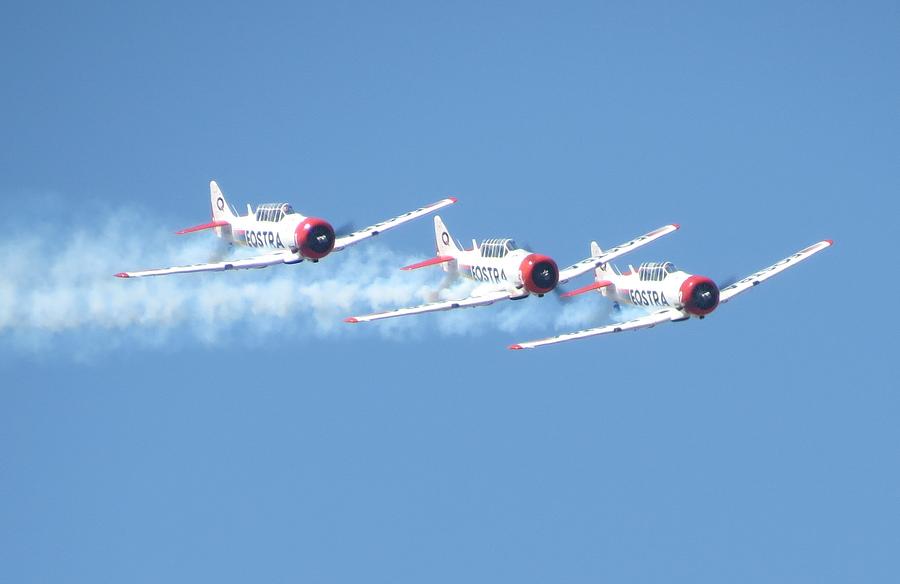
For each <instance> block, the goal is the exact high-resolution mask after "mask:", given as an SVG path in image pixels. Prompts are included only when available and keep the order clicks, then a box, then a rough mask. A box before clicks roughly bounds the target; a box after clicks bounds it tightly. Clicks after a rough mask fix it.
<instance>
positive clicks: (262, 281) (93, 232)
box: [0, 211, 604, 350]
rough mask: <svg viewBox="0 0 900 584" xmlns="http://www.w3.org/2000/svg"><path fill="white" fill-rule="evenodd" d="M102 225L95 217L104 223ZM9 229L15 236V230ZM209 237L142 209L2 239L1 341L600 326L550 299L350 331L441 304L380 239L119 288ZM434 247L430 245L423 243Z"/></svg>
mask: <svg viewBox="0 0 900 584" xmlns="http://www.w3.org/2000/svg"><path fill="white" fill-rule="evenodd" d="M94 220H95V221H96V219H94ZM7 233H9V231H7ZM216 243H217V241H216V239H215V238H214V237H211V236H209V235H208V234H205V235H204V234H198V235H195V236H190V237H178V238H176V237H174V236H172V235H171V231H170V230H167V229H165V228H162V227H157V226H150V225H148V221H147V219H146V218H145V217H141V216H140V214H137V213H129V212H127V211H120V212H117V213H112V214H108V215H107V216H106V217H105V218H103V219H100V220H99V223H98V224H97V226H96V227H95V228H93V229H87V228H81V229H78V228H76V229H75V230H74V231H73V230H71V229H70V228H69V227H67V226H65V225H47V226H45V229H42V230H41V232H39V233H35V232H32V233H31V234H29V235H22V234H19V235H16V234H13V235H12V236H10V237H8V238H7V239H5V240H4V242H3V243H0V265H2V266H3V267H4V269H3V273H2V276H0V341H3V342H4V344H10V345H12V346H13V347H15V348H17V349H35V350H40V349H45V348H47V347H48V345H49V346H51V347H56V346H58V345H59V344H61V343H62V341H65V340H66V339H81V338H84V336H85V335H89V336H90V339H91V342H92V345H93V346H95V347H98V346H99V347H100V348H101V349H111V348H115V347H116V346H119V345H121V344H126V343H127V344H133V343H135V342H137V343H140V344H144V345H149V346H153V345H160V344H162V343H165V342H166V341H167V340H169V339H170V338H171V337H172V336H174V335H176V334H178V335H182V334H183V333H185V332H188V333H190V335H191V336H192V337H193V338H195V339H196V340H199V341H200V342H202V343H206V344H211V345H212V344H216V343H219V342H223V341H228V342H234V341H236V340H238V341H240V340H243V341H245V342H250V343H253V342H255V341H258V340H260V339H262V338H265V336H266V335H268V334H271V333H273V332H278V333H280V334H282V335H289V337H288V338H296V339H298V340H302V339H307V340H308V339H310V338H315V337H318V338H322V337H337V336H351V335H353V336H360V335H377V336H380V337H383V338H389V339H401V340H402V339H408V338H415V337H420V336H422V335H423V334H425V333H429V334H431V333H437V334H440V335H446V336H459V335H472V334H480V333H484V332H489V331H492V330H500V331H503V332H506V333H517V334H518V333H523V332H527V333H537V334H543V333H547V334H550V333H553V332H554V330H552V329H553V327H555V328H556V329H557V330H558V329H560V328H571V327H580V326H583V325H586V324H596V323H597V322H598V320H597V319H598V317H600V315H602V314H603V312H604V310H600V309H598V301H597V300H596V299H592V300H588V301H582V302H570V303H566V304H560V303H559V302H557V301H556V300H555V299H553V298H551V297H547V298H544V299H542V300H537V299H528V300H524V301H521V302H515V303H505V304H501V305H498V306H492V307H485V308H481V309H468V310H458V311H451V312H447V313H441V314H439V315H425V316H422V317H410V318H403V319H393V320H389V321H384V322H379V323H373V324H371V325H357V326H350V325H346V324H344V323H343V322H342V319H343V318H344V317H346V316H348V315H351V314H359V313H365V312H371V311H378V310H385V309H388V308H393V307H398V306H406V305H411V304H418V303H421V302H427V301H431V300H433V299H434V297H435V294H436V290H437V288H438V287H439V284H440V283H441V280H442V276H443V273H442V272H440V271H439V270H435V269H432V270H421V271H415V272H401V271H400V270H398V269H397V268H398V267H399V266H402V265H406V264H409V263H413V262H414V261H417V260H421V259H422V256H421V255H418V256H417V255H412V254H401V253H397V252H395V251H392V250H390V249H389V248H387V247H386V246H385V245H384V244H382V243H381V242H367V243H362V244H360V245H359V246H356V247H354V248H351V249H348V250H345V251H342V252H340V253H336V254H334V255H332V256H330V257H328V258H326V259H325V260H323V262H322V263H320V264H318V265H311V264H300V265H298V266H273V267H270V268H267V269H263V270H245V271H235V272H228V273H221V272H220V273H210V274H186V275H175V276H164V277H157V278H147V279H139V280H121V279H117V278H113V277H112V274H114V273H116V272H118V271H121V270H123V269H141V268H148V267H159V266H167V265H176V264H183V263H195V262H197V261H202V260H204V259H207V258H209V257H210V255H211V254H213V253H215V252H216ZM423 248H427V246H423ZM472 288H473V285H472V283H470V282H465V281H462V282H458V283H456V284H454V285H452V286H450V287H449V288H447V289H443V290H440V297H442V298H460V297H463V296H465V295H467V294H468V293H469V292H470V291H471V290H472Z"/></svg>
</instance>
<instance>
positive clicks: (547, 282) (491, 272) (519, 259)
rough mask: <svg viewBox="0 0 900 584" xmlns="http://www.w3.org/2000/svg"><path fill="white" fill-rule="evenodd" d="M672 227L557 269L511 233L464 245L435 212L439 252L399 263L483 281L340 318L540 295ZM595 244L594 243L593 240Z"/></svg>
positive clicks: (379, 317)
mask: <svg viewBox="0 0 900 584" xmlns="http://www.w3.org/2000/svg"><path fill="white" fill-rule="evenodd" d="M676 229H678V225H677V224H671V225H665V226H663V227H660V228H659V229H655V230H653V231H651V232H650V233H647V234H645V235H642V236H640V237H637V238H635V239H633V240H631V241H629V242H627V243H623V244H622V245H619V246H616V247H614V248H612V249H609V250H607V251H605V252H600V251H598V253H597V254H595V255H592V256H591V257H589V258H586V259H584V260H582V261H580V262H578V263H576V264H573V265H571V266H569V267H567V268H564V269H562V270H560V269H559V268H558V267H557V265H556V262H555V261H554V260H553V258H551V257H549V256H546V255H542V254H538V253H533V252H530V251H528V250H526V249H522V248H520V247H518V246H517V245H516V243H515V242H514V241H513V240H512V239H486V240H484V241H482V242H481V244H480V245H479V244H478V242H477V241H475V240H474V239H473V240H472V247H471V249H463V246H462V244H459V243H457V242H454V240H453V238H452V237H450V233H449V231H447V227H446V226H445V225H444V222H443V221H442V220H441V218H440V216H438V215H436V216H435V217H434V235H435V242H436V244H437V256H436V257H433V258H431V259H428V260H425V261H423V262H419V263H417V264H413V265H411V266H406V267H403V268H401V269H402V270H418V269H420V268H424V267H427V266H434V265H441V267H442V268H443V270H444V271H445V272H447V273H448V275H449V276H450V277H451V278H452V277H455V276H458V275H461V276H463V277H464V278H468V279H471V280H475V281H476V282H481V283H482V285H480V286H479V287H478V288H476V289H475V291H474V293H473V294H472V295H470V296H468V297H467V298H461V299H458V300H444V301H439V302H430V303H428V304H422V305H420V306H413V307H410V308H399V309H396V310H389V311H386V312H378V313H374V314H367V315H364V316H351V317H348V318H346V319H344V322H348V323H359V322H370V321H374V320H382V319H385V318H394V317H398V316H408V315H411V314H422V313H426V312H437V311H440V310H452V309H455V308H471V307H475V306H486V305H488V304H493V303H494V302H498V301H500V300H521V299H523V298H527V297H528V296H531V295H532V294H535V295H537V296H539V297H540V296H543V295H544V294H547V293H548V292H551V291H553V290H554V289H555V288H556V286H557V285H558V284H562V283H565V282H567V281H569V280H571V279H572V278H575V277H577V276H580V275H581V274H585V273H587V272H589V271H591V270H593V269H595V268H596V267H597V266H599V265H601V264H604V263H606V262H608V261H610V260H612V259H614V258H617V257H619V256H621V255H623V254H625V253H628V252H630V251H632V250H635V249H637V248H639V247H642V246H644V245H646V244H648V243H650V242H651V241H654V240H656V239H658V238H660V237H662V236H664V235H667V234H669V233H672V232H673V231H675V230H676ZM594 246H595V247H596V243H595V244H594ZM596 249H597V250H599V247H596Z"/></svg>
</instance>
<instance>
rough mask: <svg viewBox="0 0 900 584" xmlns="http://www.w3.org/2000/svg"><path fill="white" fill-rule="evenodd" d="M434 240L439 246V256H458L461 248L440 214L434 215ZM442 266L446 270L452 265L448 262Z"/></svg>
mask: <svg viewBox="0 0 900 584" xmlns="http://www.w3.org/2000/svg"><path fill="white" fill-rule="evenodd" d="M434 242H435V245H436V246H437V255H438V256H439V257H456V256H457V255H458V254H459V248H458V247H457V246H456V242H455V241H453V238H452V237H451V236H450V232H449V231H448V230H447V226H446V225H444V221H443V220H442V219H441V217H440V215H435V216H434ZM441 267H442V268H443V269H444V271H445V272H446V271H449V270H450V266H449V265H448V264H446V263H445V264H443V265H442V266H441Z"/></svg>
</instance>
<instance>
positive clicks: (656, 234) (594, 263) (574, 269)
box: [559, 223, 681, 284]
mask: <svg viewBox="0 0 900 584" xmlns="http://www.w3.org/2000/svg"><path fill="white" fill-rule="evenodd" d="M679 227H681V226H680V225H678V224H677V223H672V224H670V225H664V226H662V227H660V228H659V229H654V230H653V231H651V232H650V233H645V234H644V235H641V236H640V237H635V238H634V239H632V240H631V241H629V242H627V243H623V244H621V245H617V246H616V247H613V248H610V249H608V250H606V251H604V252H602V253H601V254H600V255H599V256H592V257H589V258H586V259H583V260H581V261H580V262H578V263H575V264H572V265H571V266H569V267H567V268H564V269H562V270H560V271H559V283H560V284H565V283H566V282H568V281H569V280H571V279H572V278H576V277H578V276H580V275H581V274H586V273H587V272H590V271H591V270H593V269H596V268H598V267H600V264H605V263H606V262H609V261H612V260H614V259H616V258H617V257H619V256H621V255H625V254H626V253H628V252H631V251H634V250H636V249H638V248H639V247H643V246H645V245H647V244H648V243H650V242H652V241H656V240H657V239H659V238H660V237H662V236H664V235H668V234H670V233H672V232H674V231H677V230H678V228H679Z"/></svg>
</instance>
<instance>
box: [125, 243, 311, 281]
mask: <svg viewBox="0 0 900 584" xmlns="http://www.w3.org/2000/svg"><path fill="white" fill-rule="evenodd" d="M302 261H303V259H302V258H300V257H299V256H298V255H297V254H296V253H293V252H291V251H288V250H280V251H277V252H274V253H269V254H265V255H261V256H256V257H252V258H242V259H237V260H228V261H221V262H211V263H206V264H192V265H189V266H173V267H171V268H158V269H153V270H138V271H135V272H119V273H118V274H116V277H118V278H144V277H147V276H167V275H169V274H192V273H196V272H224V271H228V270H252V269H255V268H266V267H268V266H274V265H276V264H285V263H287V264H294V263H299V262H302Z"/></svg>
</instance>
